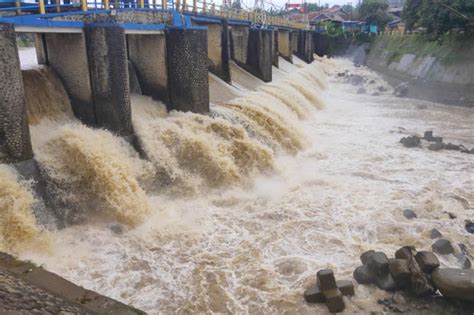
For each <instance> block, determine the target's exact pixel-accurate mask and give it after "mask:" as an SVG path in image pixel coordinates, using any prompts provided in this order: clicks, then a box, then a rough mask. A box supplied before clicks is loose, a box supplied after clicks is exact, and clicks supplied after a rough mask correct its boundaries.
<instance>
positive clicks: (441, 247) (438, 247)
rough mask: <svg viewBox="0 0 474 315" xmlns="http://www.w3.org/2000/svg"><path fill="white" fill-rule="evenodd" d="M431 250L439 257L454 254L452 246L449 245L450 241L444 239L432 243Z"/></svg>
mask: <svg viewBox="0 0 474 315" xmlns="http://www.w3.org/2000/svg"><path fill="white" fill-rule="evenodd" d="M431 248H432V249H433V252H435V253H437V254H441V255H449V254H452V253H454V248H453V245H451V242H450V241H448V240H447V239H444V238H440V239H439V240H437V241H436V242H434V243H433V245H431Z"/></svg>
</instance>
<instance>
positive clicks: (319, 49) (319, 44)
mask: <svg viewBox="0 0 474 315" xmlns="http://www.w3.org/2000/svg"><path fill="white" fill-rule="evenodd" d="M313 44H314V52H315V53H316V54H317V55H318V56H320V57H322V56H324V55H328V52H329V41H328V38H327V36H326V35H324V34H321V33H318V32H314V33H313Z"/></svg>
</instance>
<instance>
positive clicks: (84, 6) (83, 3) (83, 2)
mask: <svg viewBox="0 0 474 315" xmlns="http://www.w3.org/2000/svg"><path fill="white" fill-rule="evenodd" d="M81 10H82V11H87V0H81Z"/></svg>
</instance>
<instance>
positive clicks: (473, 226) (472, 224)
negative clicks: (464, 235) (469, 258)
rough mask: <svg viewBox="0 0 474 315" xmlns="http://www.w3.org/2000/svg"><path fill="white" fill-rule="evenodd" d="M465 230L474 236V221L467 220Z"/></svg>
mask: <svg viewBox="0 0 474 315" xmlns="http://www.w3.org/2000/svg"><path fill="white" fill-rule="evenodd" d="M464 223H465V224H464V228H465V229H466V231H467V232H468V233H471V234H474V221H471V220H466V221H464Z"/></svg>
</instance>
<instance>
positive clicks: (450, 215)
mask: <svg viewBox="0 0 474 315" xmlns="http://www.w3.org/2000/svg"><path fill="white" fill-rule="evenodd" d="M448 217H449V218H450V219H451V220H454V219H456V218H457V217H458V216H457V215H455V214H454V213H452V212H448Z"/></svg>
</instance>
